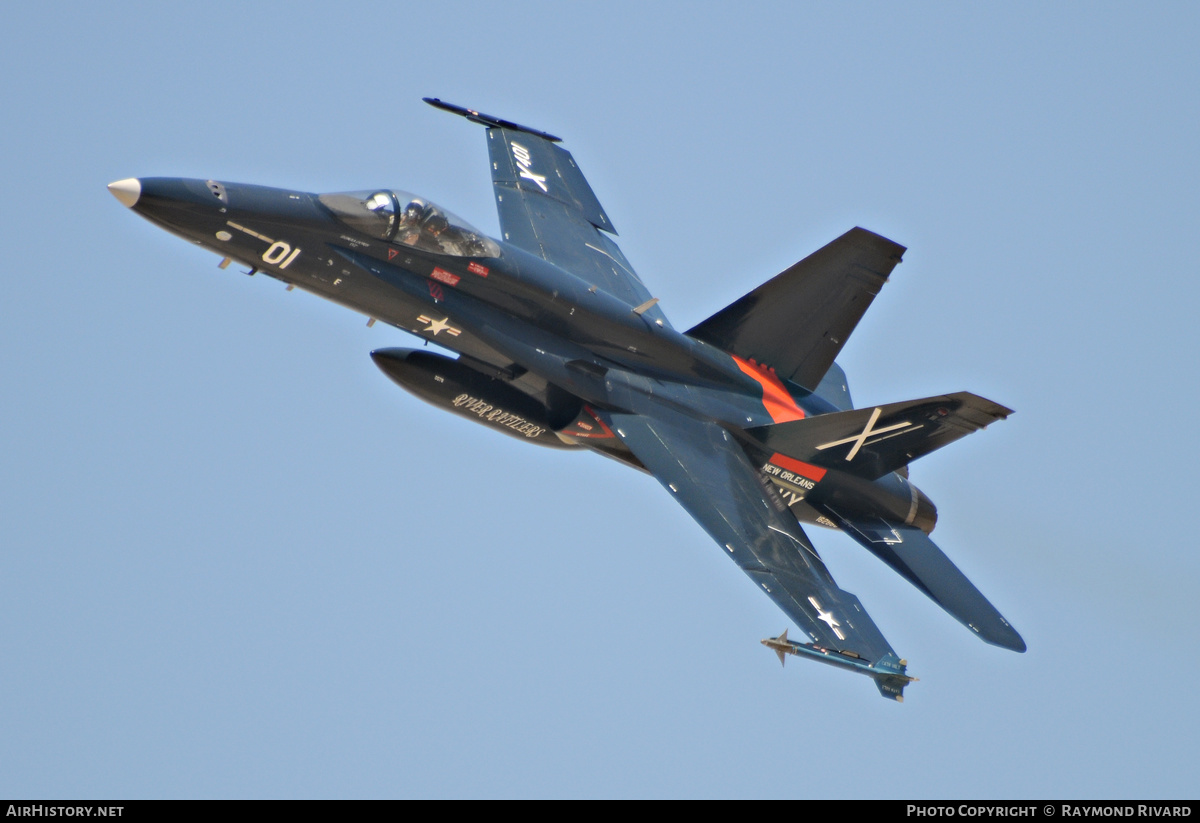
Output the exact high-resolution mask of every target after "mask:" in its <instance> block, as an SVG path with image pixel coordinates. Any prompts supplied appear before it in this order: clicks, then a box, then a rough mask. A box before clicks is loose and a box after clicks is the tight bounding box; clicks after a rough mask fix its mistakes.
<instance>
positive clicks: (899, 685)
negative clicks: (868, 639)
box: [760, 629, 917, 703]
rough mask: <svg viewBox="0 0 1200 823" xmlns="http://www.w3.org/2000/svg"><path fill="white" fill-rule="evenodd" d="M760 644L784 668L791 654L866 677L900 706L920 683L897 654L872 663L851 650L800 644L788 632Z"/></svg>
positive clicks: (765, 639)
mask: <svg viewBox="0 0 1200 823" xmlns="http://www.w3.org/2000/svg"><path fill="white" fill-rule="evenodd" d="M760 642H761V643H762V644H763V645H764V646H766V647H767V648H768V649H770V650H771V651H773V652H775V654H777V655H778V656H779V663H780V665H783V664H784V661H785V660H786V659H787V658H786V657H785V656H784V655H789V654H791V655H795V656H796V657H806V658H808V659H810V660H818V661H820V662H821V663H827V664H829V665H830V666H837V667H838V668H839V669H846V670H848V671H852V672H858V673H859V674H865V675H867V676H868V677H870V678H871V679H872V680H874V681H875V686H876V688H878V689H879V693H880V694H881V695H883V696H884V697H886V698H888V699H889V700H895V701H896V702H897V703H903V702H904V687H905V686H907V685H908V684H909V683H914V682H916V680H917V678H915V677H910V676H909V675H908V674H907V669H908V661H907V660H901V659H899V658H898V657H896V656H895V655H894V654H887V655H884V656H883V657H881V658H880V659H879V660H876V661H875V662H874V663H872V662H869V661H867V660H866V659H865V658H862V657H860V656H858V655H857V654H855V653H854V652H851V651H838V650H835V649H826V648H824V647H822V646H818V645H816V644H815V643H797V642H796V641H794V640H788V636H787V630H786V629H785V630H784V631H783V634H781V635H779V637H767V638H764V639H763V640H761V641H760Z"/></svg>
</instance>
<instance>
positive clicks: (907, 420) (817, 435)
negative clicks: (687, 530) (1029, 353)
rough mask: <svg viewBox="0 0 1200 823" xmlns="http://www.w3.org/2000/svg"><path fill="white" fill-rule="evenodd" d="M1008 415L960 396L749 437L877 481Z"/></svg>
mask: <svg viewBox="0 0 1200 823" xmlns="http://www.w3.org/2000/svg"><path fill="white" fill-rule="evenodd" d="M1010 414H1012V409H1009V408H1005V407H1004V406H1001V405H1000V404H999V403H993V402H992V401H991V400H985V399H984V398H982V397H979V396H978V395H974V394H971V393H970V392H956V393H954V394H945V395H941V396H940V397H926V398H924V399H922V400H906V401H904V402H902V403H889V404H888V405H886V406H876V407H874V408H870V409H856V410H854V411H841V412H831V413H830V414H822V415H819V416H817V417H808V418H805V419H803V420H794V421H791V422H788V423H778V424H776V425H774V426H763V427H760V428H756V429H750V430H748V431H747V434H749V435H750V436H751V437H753V438H755V439H756V440H758V441H760V442H761V443H762V444H763V445H764V446H765V447H766V448H768V449H771V450H772V451H775V452H778V453H780V454H783V455H786V456H788V457H791V458H794V459H796V460H803V461H804V462H806V463H811V464H813V465H815V466H820V467H822V468H826V469H837V470H839V471H844V472H847V473H848V474H853V475H856V476H858V477H862V478H865V479H867V480H874V479H876V478H878V477H883V476H884V475H885V474H888V473H889V472H893V471H899V470H900V469H902V468H903V467H904V466H906V465H908V464H909V463H910V462H911V461H913V460H916V459H917V458H918V457H923V456H925V455H927V454H929V453H930V452H931V451H933V450H935V449H940V448H941V447H942V446H945V445H946V444H947V443H953V442H954V441H955V440H958V439H959V438H960V437H963V436H965V435H968V434H970V433H971V432H974V431H978V430H979V429H982V428H984V427H985V426H987V425H988V424H989V423H992V422H993V421H995V420H1000V419H1003V418H1005V417H1008V416H1009V415H1010Z"/></svg>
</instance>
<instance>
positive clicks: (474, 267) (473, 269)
mask: <svg viewBox="0 0 1200 823" xmlns="http://www.w3.org/2000/svg"><path fill="white" fill-rule="evenodd" d="M467 271H469V272H470V273H471V274H478V275H479V276H480V277H487V276H488V267H487V266H485V265H483V264H482V263H476V262H475V261H474V260H472V261H471V262H470V263H468V264H467Z"/></svg>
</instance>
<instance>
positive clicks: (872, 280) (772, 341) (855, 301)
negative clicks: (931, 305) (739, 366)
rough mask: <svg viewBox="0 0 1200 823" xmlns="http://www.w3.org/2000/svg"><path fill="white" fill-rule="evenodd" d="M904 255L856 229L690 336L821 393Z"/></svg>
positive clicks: (899, 248) (897, 247)
mask: <svg viewBox="0 0 1200 823" xmlns="http://www.w3.org/2000/svg"><path fill="white" fill-rule="evenodd" d="M904 251H905V249H904V246H901V245H899V244H898V243H893V242H892V241H891V240H888V239H887V238H886V237H880V236H879V235H878V234H874V233H873V232H869V231H867V230H866V229H859V228H855V229H851V230H850V231H848V232H846V233H845V234H843V235H842V236H841V237H839V238H838V239H837V240H834V241H833V242H832V243H830V244H829V245H827V246H825V247H824V248H822V249H818V250H817V251H815V252H813V253H812V254H810V255H809V256H808V257H806V258H804V259H803V260H801V261H800V262H799V263H797V264H796V265H794V266H792V267H791V268H790V269H788V270H786V271H785V272H783V273H782V274H780V275H778V276H777V277H775V278H774V279H772V280H769V281H768V282H766V283H764V284H763V285H761V286H759V287H758V288H757V289H755V290H754V291H752V292H750V293H749V294H747V295H746V296H744V297H742V298H741V299H740V300H738V301H736V302H734V303H731V304H730V305H729V306H727V307H725V308H724V309H722V310H721V311H719V312H717V313H716V314H714V315H713V316H712V317H710V318H708V319H707V320H705V321H704V322H703V323H700V324H699V325H698V326H696V327H694V328H693V329H691V330H690V331H688V334H689V335H691V336H692V337H694V338H696V339H697V340H703V341H704V342H706V343H710V344H712V345H714V346H716V347H718V348H720V349H722V350H724V351H727V352H729V353H730V354H736V355H737V356H738V357H741V358H743V359H745V360H755V361H756V362H759V363H765V364H767V365H769V366H771V367H772V368H773V369H774V370H775V373H776V374H778V375H779V376H780V377H783V378H786V379H788V380H791V381H792V382H793V383H796V384H798V385H800V386H803V387H804V388H806V389H808V390H810V391H812V390H815V389H816V388H817V386H818V385H819V384H820V382H821V378H822V377H824V376H825V372H827V371H828V370H829V367H830V365H831V364H832V363H833V361H834V358H836V357H837V355H838V352H840V351H841V350H842V346H843V345H844V344H845V342H846V339H847V338H848V337H849V336H850V332H852V331H854V327H855V326H857V325H858V321H859V320H860V319H862V316H863V313H864V312H865V311H866V310H867V307H868V306H870V305H871V301H872V300H873V299H874V297H875V295H876V294H878V293H879V289H880V288H881V287H882V286H883V284H884V281H886V280H887V278H888V275H889V274H891V272H892V269H894V268H895V267H896V264H897V263H899V262H900V256H901V255H902V254H904Z"/></svg>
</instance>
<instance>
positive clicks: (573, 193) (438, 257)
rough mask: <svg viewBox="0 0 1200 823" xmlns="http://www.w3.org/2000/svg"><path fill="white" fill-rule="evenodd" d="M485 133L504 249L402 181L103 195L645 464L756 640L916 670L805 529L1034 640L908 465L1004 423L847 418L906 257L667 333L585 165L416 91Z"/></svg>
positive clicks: (496, 418) (520, 429) (468, 388)
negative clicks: (750, 613) (795, 632)
mask: <svg viewBox="0 0 1200 823" xmlns="http://www.w3.org/2000/svg"><path fill="white" fill-rule="evenodd" d="M425 102H427V103H429V104H430V105H432V106H435V107H437V108H439V109H442V110H445V111H448V112H451V113H453V114H457V115H461V116H463V117H465V118H466V119H467V120H469V121H471V122H473V123H477V124H479V125H481V126H483V127H484V128H485V129H486V137H487V147H488V154H489V160H490V163H489V165H490V167H491V173H492V185H493V187H494V193H495V197H496V207H497V209H498V211H499V217H500V234H501V236H500V237H497V238H492V237H488V236H486V235H484V234H483V233H482V232H480V231H478V230H477V229H475V228H474V227H472V226H471V225H470V224H469V223H467V222H466V221H464V220H462V219H461V218H459V217H458V216H457V215H455V214H454V213H452V212H450V211H448V210H446V209H444V208H442V207H440V206H438V205H436V204H434V203H432V202H430V201H429V200H427V199H425V198H423V197H419V196H417V195H414V194H411V193H409V192H405V191H400V190H397V189H390V188H380V189H376V190H372V191H355V192H339V193H331V194H310V193H307V192H302V191H289V190H285V189H277V188H267V187H265V186H257V185H244V184H240V183H229V182H222V181H217V180H191V179H177V178H163V177H156V178H141V179H137V178H130V179H127V180H119V181H117V182H115V183H112V184H110V185H109V187H108V188H109V190H110V191H111V192H112V193H113V195H115V196H116V198H117V199H118V200H119V201H120V202H121V203H123V204H124V205H126V206H128V207H129V208H131V209H132V210H133V211H135V212H137V213H138V214H139V215H141V216H142V217H144V218H146V219H147V220H149V221H150V222H152V223H155V224H157V225H158V226H160V227H162V228H164V229H166V230H167V231H170V232H172V233H174V234H176V235H178V236H180V237H182V238H184V239H186V240H188V241H191V242H192V243H196V244H198V245H200V246H203V247H204V248H206V249H209V250H211V251H213V252H215V253H216V254H217V255H219V256H220V257H221V263H220V267H221V268H226V267H227V266H229V265H230V263H231V262H233V261H237V262H239V263H241V264H242V265H245V266H247V267H248V273H250V274H254V273H256V272H261V273H262V274H265V275H268V276H270V277H274V278H276V279H278V280H281V281H283V282H285V283H287V284H288V286H289V287H296V288H300V289H304V290H306V291H309V292H312V293H313V294H316V295H319V296H321V297H324V298H327V299H329V300H332V301H334V302H335V303H339V304H341V305H343V306H345V307H347V308H349V309H352V310H354V311H356V312H360V313H362V314H364V315H366V316H368V317H369V318H370V322H371V323H373V322H375V321H376V320H379V321H382V322H384V323H387V324H389V325H391V326H394V327H396V328H398V329H402V330H404V331H406V332H410V333H411V334H413V335H415V336H417V337H419V338H423V339H424V340H425V341H432V342H434V343H436V344H437V345H438V346H440V347H442V348H444V349H447V350H450V351H453V352H455V353H457V355H458V356H457V357H454V358H451V357H447V356H444V355H441V354H437V353H434V352H431V351H425V350H421V349H415V348H386V349H380V350H378V351H374V352H371V357H372V358H373V359H374V361H375V363H376V364H377V365H378V366H379V368H380V369H381V370H382V371H383V372H384V373H385V374H386V375H387V376H388V377H390V378H391V379H392V380H394V381H395V382H396V383H398V384H399V385H400V386H402V387H403V388H405V389H407V390H409V391H411V392H412V393H413V394H416V395H417V396H418V397H420V398H422V399H423V400H426V401H428V402H430V403H432V404H433V405H435V406H438V407H439V408H443V409H446V410H449V411H452V412H454V413H456V414H458V415H460V416H462V417H465V418H467V419H468V420H472V421H474V422H476V423H480V424H482V425H484V426H488V427H490V428H492V429H495V430H496V431H499V432H501V433H503V434H506V435H509V436H510V437H515V438H517V439H519V440H523V441H525V442H527V443H531V444H535V445H539V446H547V447H551V448H556V449H577V450H586V451H593V452H597V453H599V454H601V455H604V456H605V457H609V458H612V459H615V460H618V461H621V462H623V463H625V464H627V465H629V466H631V467H633V468H636V469H639V470H641V471H645V472H648V473H649V474H651V475H653V476H654V477H655V479H657V480H658V482H659V483H660V484H662V486H663V488H664V489H666V492H667V494H669V495H670V496H671V497H672V498H674V499H675V500H676V502H678V504H679V505H681V506H683V508H684V509H685V510H687V512H688V513H689V514H690V515H691V516H692V517H693V518H695V520H696V521H697V522H698V523H699V524H700V526H701V527H702V528H703V529H704V530H705V531H706V532H708V534H709V536H710V537H711V538H712V539H713V540H714V541H715V542H716V545H717V546H718V548H719V550H720V551H721V552H722V553H724V554H727V555H728V556H729V558H730V559H731V560H732V561H733V562H734V563H735V564H737V566H738V567H739V568H741V569H742V571H744V572H745V573H746V575H747V576H748V577H749V578H750V580H751V581H753V583H754V585H755V586H756V587H758V588H759V589H761V590H762V592H763V593H764V594H766V596H767V597H770V598H771V599H772V600H773V601H774V602H775V603H776V604H777V605H778V606H779V608H781V609H782V610H783V612H784V614H786V615H787V616H788V618H790V619H791V620H792V621H793V622H794V623H795V625H796V627H797V628H799V629H800V632H801V633H802V637H803V639H802V640H799V639H790V638H788V636H787V631H784V632H783V633H782V634H780V635H779V636H778V637H775V638H768V639H766V640H763V641H762V643H763V644H764V645H766V646H767V647H768V648H770V649H772V650H774V651H775V652H776V653H777V654H778V655H779V659H780V661H781V662H782V661H783V660H784V659H785V655H793V656H797V657H802V658H806V659H810V660H816V661H820V662H823V663H827V664H831V665H834V666H838V667H841V668H844V669H848V670H850V671H854V672H858V673H861V674H865V675H867V676H869V677H871V678H872V680H873V681H874V682H875V685H876V686H877V688H878V689H879V692H880V693H881V694H882V695H883V696H884V697H887V698H889V699H893V700H897V701H900V700H902V699H903V692H904V688H905V686H906V685H907V684H908V683H909V682H911V681H912V680H913V679H915V678H912V677H909V676H908V674H907V661H905V660H902V659H900V657H899V656H898V655H897V654H896V653H895V652H894V651H893V650H892V647H891V646H890V645H889V644H888V642H887V640H885V639H884V637H883V634H882V633H881V632H880V631H879V629H878V628H877V627H876V626H875V623H874V622H873V621H872V620H871V618H870V616H868V614H867V612H866V611H865V610H864V609H863V606H862V604H861V603H859V601H858V598H856V597H855V596H854V595H853V594H850V593H849V592H846V591H844V590H842V589H841V588H839V587H838V585H837V584H836V583H835V582H834V580H833V577H832V576H831V575H830V573H829V571H828V570H827V569H826V566H825V563H824V562H823V561H822V559H821V557H820V555H819V554H818V553H817V550H816V548H815V547H814V546H813V543H812V541H811V540H809V538H808V535H806V534H805V532H804V530H803V528H802V527H801V522H803V523H806V524H813V525H818V526H823V527H827V528H831V529H838V530H841V531H842V532H845V533H846V534H848V535H849V536H850V537H851V538H852V539H853V540H855V541H857V542H858V543H860V544H861V545H862V546H863V547H865V548H866V549H867V550H868V551H870V552H871V553H872V554H874V555H875V556H876V557H878V558H879V559H881V560H883V561H884V562H885V563H887V564H888V565H889V566H891V567H892V568H893V569H895V570H896V571H897V572H899V573H900V574H901V575H902V576H903V577H904V578H905V579H907V580H908V581H909V582H910V583H912V584H913V585H914V586H916V587H917V588H918V589H920V590H921V591H922V592H924V593H925V594H926V595H928V596H929V597H930V598H932V599H933V601H934V602H935V603H937V604H938V605H939V606H941V607H942V608H943V609H945V610H946V611H947V612H949V613H950V615H952V616H953V617H954V618H955V619H957V620H959V621H960V622H961V623H963V625H965V626H966V627H967V628H968V629H969V630H970V631H971V632H973V633H974V634H976V635H978V636H979V638H980V639H982V640H983V641H985V642H987V643H991V644H994V645H997V646H1001V647H1003V648H1006V649H1012V650H1014V651H1018V652H1020V651H1024V650H1025V642H1024V641H1023V640H1022V639H1021V636H1020V635H1019V634H1018V633H1017V632H1016V630H1015V629H1014V628H1013V627H1012V626H1011V625H1010V624H1009V622H1008V621H1007V620H1005V619H1004V617H1003V616H1002V615H1001V614H1000V612H998V611H997V610H996V609H995V607H993V606H992V604H991V603H989V602H988V600H987V599H986V598H985V597H984V596H983V595H982V594H980V592H979V590H978V589H976V588H975V586H974V585H972V584H971V582H970V581H969V580H968V579H967V578H966V577H965V576H964V575H963V574H962V573H961V572H960V571H959V570H958V568H957V567H956V566H955V565H954V564H953V563H952V562H951V561H950V559H949V558H947V557H946V555H945V554H943V553H942V551H941V550H940V549H939V548H938V547H937V546H936V545H935V544H934V543H933V541H931V540H930V539H929V533H930V532H931V531H932V530H933V527H934V524H935V523H936V521H937V510H936V508H935V507H934V505H933V503H932V502H931V501H930V500H929V498H928V497H926V496H925V494H924V493H922V492H921V491H920V490H919V489H918V488H917V487H916V486H915V485H913V483H912V482H911V481H910V480H909V478H908V465H909V464H910V463H911V462H912V461H914V460H916V459H917V458H919V457H922V456H924V455H926V454H928V453H929V452H931V451H933V450H935V449H938V448H940V447H942V446H944V445H946V444H947V443H951V442H953V441H955V440H957V439H959V438H960V437H962V436H964V435H966V434H969V433H971V432H973V431H976V430H978V429H981V428H983V427H985V426H987V425H988V424H989V423H991V422H993V421H994V420H998V419H1001V418H1004V417H1006V416H1007V415H1009V414H1010V413H1011V410H1010V409H1007V408H1005V407H1004V406H1001V405H999V404H997V403H993V402H991V401H990V400H985V399H983V398H982V397H978V396H976V395H974V394H970V393H967V392H955V393H952V394H944V395H939V396H937V397H926V398H923V399H920V400H909V401H904V402H900V403H890V404H887V405H883V406H874V407H871V408H862V409H855V408H854V406H853V404H852V402H851V399H850V392H849V389H848V388H847V381H846V376H845V373H844V372H843V371H842V369H841V368H840V367H839V366H838V365H837V364H836V363H835V362H834V360H835V358H836V357H837V355H838V353H839V352H840V351H841V350H842V347H843V346H844V345H845V343H846V340H847V338H848V337H849V336H850V333H851V332H852V331H853V330H854V327H855V326H856V325H857V324H858V321H859V320H860V319H861V318H862V316H863V313H864V312H865V311H866V310H867V307H868V306H870V305H871V301H872V299H874V297H875V295H876V294H877V293H878V292H879V290H880V288H881V287H882V286H883V284H884V282H885V281H886V280H887V278H888V276H889V275H890V274H891V272H892V270H893V269H894V268H895V266H896V264H897V263H899V262H900V258H901V255H902V254H903V253H904V251H905V249H904V247H903V246H901V245H899V244H897V243H894V242H892V241H891V240H888V239H887V238H884V237H881V236H879V235H878V234H874V233H872V232H870V231H867V230H866V229H862V228H854V229H851V230H850V231H848V232H846V233H845V234H843V235H842V236H841V237H839V238H837V239H836V240H834V241H833V242H831V243H829V244H828V245H826V246H825V247H823V248H821V249H818V250H817V251H815V252H813V253H812V254H810V255H809V256H807V257H805V258H804V259H803V260H801V261H800V262H798V263H796V264H795V265H794V266H792V267H790V268H788V269H787V270H786V271H784V272H782V273H781V274H779V275H778V276H776V277H774V278H773V279H771V280H769V281H767V282H766V283H764V284H763V285H761V286H759V287H758V288H756V289H754V290H753V291H751V292H749V293H748V294H746V295H745V296H744V297H742V298H741V299H739V300H737V301H736V302H734V303H733V304H731V305H729V306H727V307H726V308H724V309H721V310H720V311H718V312H717V313H716V314H714V315H712V316H711V317H709V318H708V319H707V320H704V321H703V322H702V323H700V324H699V325H696V326H694V327H692V328H690V329H688V330H686V331H679V330H677V329H676V328H675V327H674V326H673V325H672V324H671V321H670V320H668V319H667V315H666V314H665V313H664V312H663V309H662V307H661V306H660V305H659V301H658V299H657V298H655V297H654V296H652V294H651V293H650V291H648V290H647V288H646V286H645V285H644V284H643V283H642V281H641V279H640V278H639V277H638V275H637V274H636V273H635V272H634V270H633V267H632V266H631V265H630V264H629V261H628V260H626V259H625V255H623V254H622V253H621V250H620V249H619V248H618V247H617V244H616V243H615V242H614V240H613V238H614V237H615V236H616V229H615V228H614V227H613V224H612V221H611V220H610V219H609V216H608V214H606V213H605V211H604V208H603V207H602V206H601V205H600V203H599V201H598V200H597V198H596V195H595V194H594V193H593V192H592V189H591V186H589V185H588V182H587V180H585V179H584V176H583V173H582V172H581V171H580V169H579V166H578V164H577V163H576V162H575V159H574V158H573V157H572V156H571V154H570V153H569V152H567V151H566V150H564V149H563V148H562V147H561V146H560V145H559V144H560V142H561V140H560V139H559V138H558V137H555V136H554V135H551V134H547V133H546V132H544V131H539V130H537V129H533V128H529V127H527V126H522V125H520V124H518V123H513V122H511V121H508V120H503V119H501V118H498V117H492V116H490V115H486V114H481V113H480V112H478V111H475V110H473V109H466V108H462V107H460V106H456V105H451V104H449V103H445V102H442V101H441V100H438V99H436V98H426V99H425Z"/></svg>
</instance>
